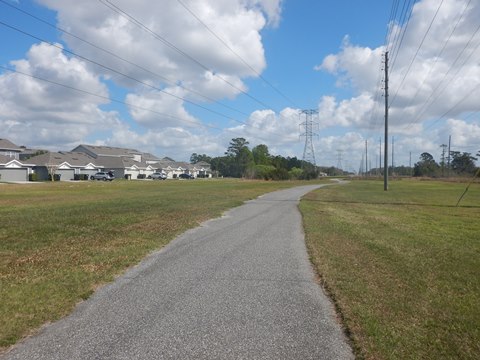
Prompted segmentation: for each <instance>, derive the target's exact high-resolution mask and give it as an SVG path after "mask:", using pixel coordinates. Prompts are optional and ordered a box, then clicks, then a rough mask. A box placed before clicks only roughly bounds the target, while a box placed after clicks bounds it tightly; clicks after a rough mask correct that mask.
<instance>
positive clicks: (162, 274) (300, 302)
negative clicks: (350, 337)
mask: <svg viewBox="0 0 480 360" xmlns="http://www.w3.org/2000/svg"><path fill="white" fill-rule="evenodd" d="M318 187H319V185H312V186H302V187H296V188H292V189H287V190H282V191H277V192H273V193H269V194H266V195H263V196H261V197H259V198H258V199H256V200H253V201H248V202H246V203H245V204H244V205H242V206H240V207H237V208H235V209H233V210H230V211H228V212H227V213H226V214H225V216H223V217H221V218H219V219H215V220H211V221H208V222H206V223H204V224H202V225H201V226H200V227H198V228H196V229H193V230H190V231H187V232H186V233H184V234H183V235H181V236H179V237H178V238H177V239H175V240H174V241H173V242H171V243H170V244H169V245H167V246H166V247H165V248H163V249H162V250H160V251H158V252H156V253H154V254H152V255H150V256H149V257H147V258H146V259H145V260H144V261H143V262H142V263H141V264H139V265H138V266H136V267H134V268H133V269H131V270H129V271H128V272H127V273H126V274H125V275H123V276H122V277H120V278H119V279H117V280H116V281H115V282H113V283H112V284H109V285H107V286H105V287H103V288H101V289H100V290H98V291H97V292H96V293H95V294H94V295H93V296H92V297H91V298H90V299H89V300H87V301H85V302H83V303H81V304H80V305H79V306H78V307H77V308H76V310H75V311H74V312H73V313H72V314H71V315H70V316H68V317H66V318H65V319H62V320H60V321H58V322H56V323H54V324H51V325H48V326H46V327H44V328H43V329H42V330H41V331H40V333H39V334H38V335H36V336H33V337H31V338H29V339H27V340H26V341H24V342H22V343H21V344H19V345H17V346H16V347H15V348H14V349H13V350H12V351H10V352H9V353H7V354H5V355H4V357H2V358H4V359H9V360H11V359H49V360H50V359H82V360H83V359H116V360H119V359H129V360H130V359H353V358H354V357H353V355H352V351H351V349H350V347H349V346H348V344H347V342H346V339H345V337H344V335H343V333H342V331H341V328H340V326H339V324H338V323H337V321H336V319H335V313H334V310H333V306H332V304H331V302H330V301H329V299H328V298H327V297H326V296H325V294H324V293H323V291H322V290H321V288H320V287H319V286H318V285H317V284H316V283H315V281H314V275H313V272H312V269H311V266H310V263H309V261H308V257H307V253H306V249H305V244H304V235H303V229H302V222H301V216H300V213H299V211H298V209H297V205H298V200H299V199H300V197H301V196H303V195H304V194H305V193H307V192H309V191H312V190H313V189H315V188H318Z"/></svg>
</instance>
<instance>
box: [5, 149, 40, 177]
mask: <svg viewBox="0 0 480 360" xmlns="http://www.w3.org/2000/svg"><path fill="white" fill-rule="evenodd" d="M32 167H33V164H26V163H24V162H22V161H20V160H17V159H15V158H14V157H10V156H6V155H0V181H28V177H29V174H30V173H32V171H33V170H32Z"/></svg>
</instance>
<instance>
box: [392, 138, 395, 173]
mask: <svg viewBox="0 0 480 360" xmlns="http://www.w3.org/2000/svg"><path fill="white" fill-rule="evenodd" d="M394 156H395V138H394V137H393V136H392V176H395V165H394V164H395V163H394V162H393V159H394Z"/></svg>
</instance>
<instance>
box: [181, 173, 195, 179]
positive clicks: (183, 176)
mask: <svg viewBox="0 0 480 360" xmlns="http://www.w3.org/2000/svg"><path fill="white" fill-rule="evenodd" d="M178 178H179V179H195V177H194V176H193V175H190V174H180V175H178Z"/></svg>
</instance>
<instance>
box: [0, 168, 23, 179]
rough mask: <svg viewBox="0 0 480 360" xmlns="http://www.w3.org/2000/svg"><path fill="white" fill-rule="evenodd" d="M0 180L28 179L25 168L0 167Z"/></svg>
mask: <svg viewBox="0 0 480 360" xmlns="http://www.w3.org/2000/svg"><path fill="white" fill-rule="evenodd" d="M0 181H28V172H27V169H0Z"/></svg>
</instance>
